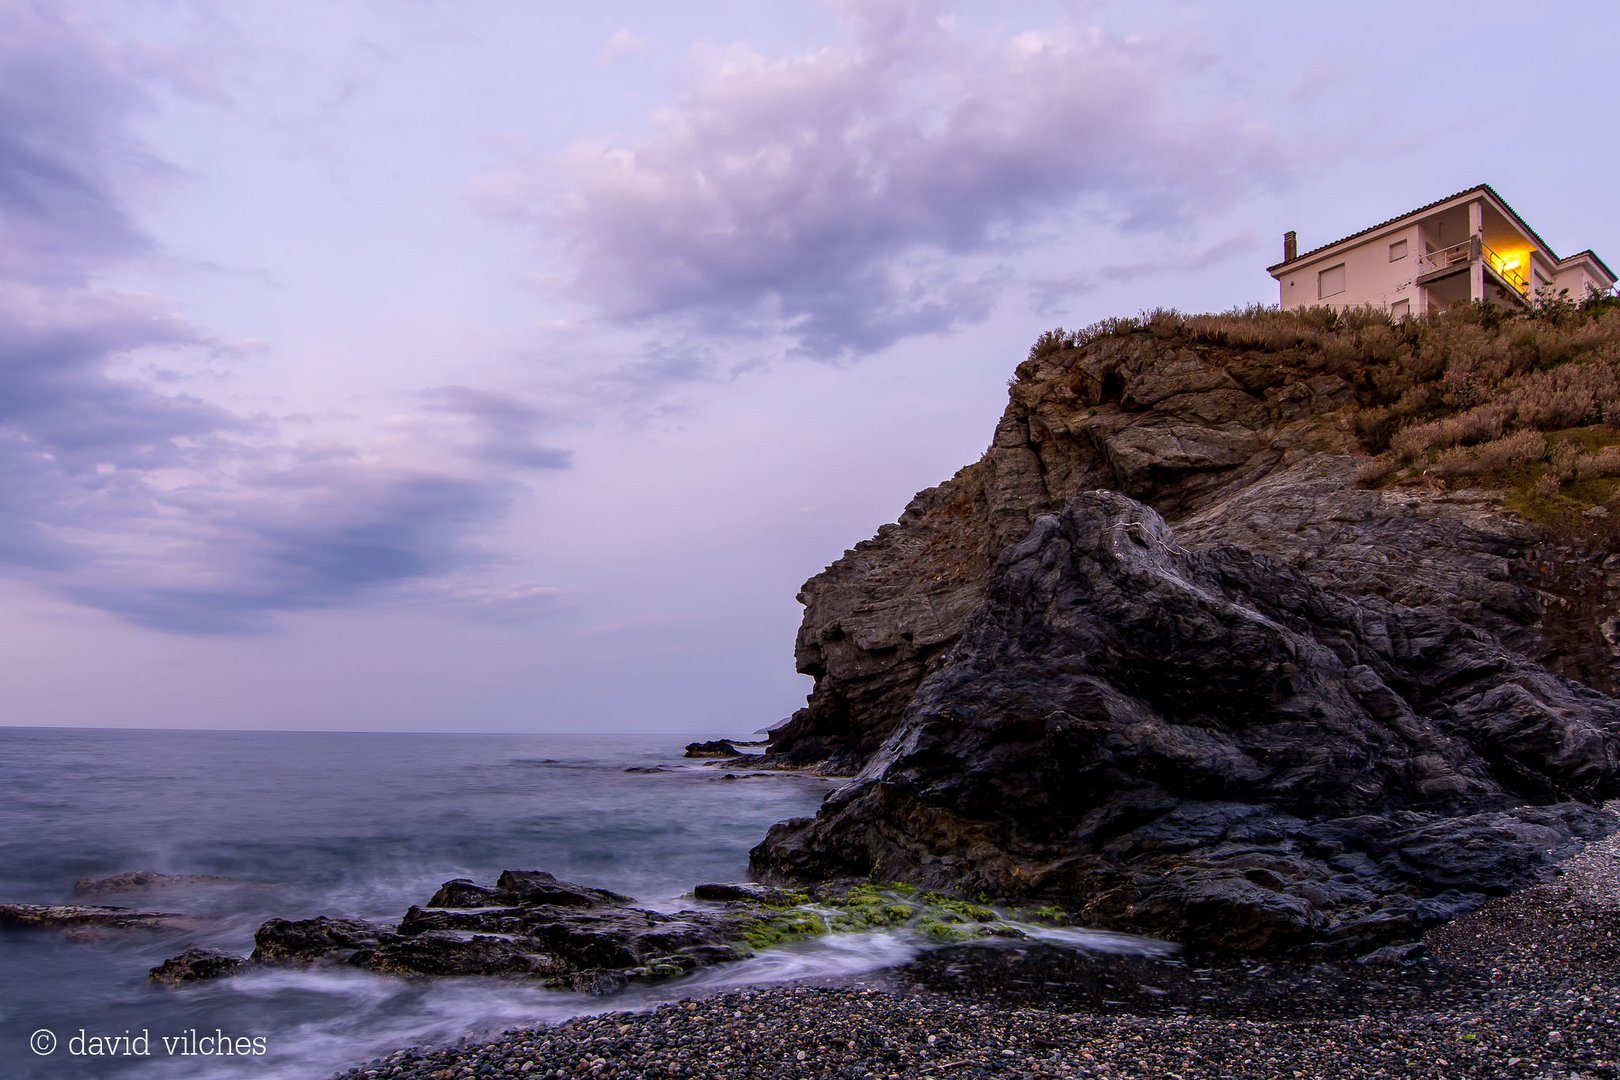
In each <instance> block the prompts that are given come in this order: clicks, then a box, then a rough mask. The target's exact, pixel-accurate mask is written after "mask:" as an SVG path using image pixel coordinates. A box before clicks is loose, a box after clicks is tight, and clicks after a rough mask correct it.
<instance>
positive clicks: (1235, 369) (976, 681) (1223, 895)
mask: <svg viewBox="0 0 1620 1080" xmlns="http://www.w3.org/2000/svg"><path fill="white" fill-rule="evenodd" d="M1553 314H1556V315H1557V318H1556V319H1554V318H1545V319H1543V320H1542V321H1540V322H1537V321H1536V320H1521V321H1507V322H1504V321H1502V320H1499V319H1496V318H1495V317H1494V316H1490V315H1488V314H1486V313H1482V312H1480V311H1477V310H1476V311H1458V312H1454V313H1452V314H1451V315H1449V316H1447V317H1445V318H1442V319H1437V320H1431V321H1429V322H1426V323H1409V324H1405V325H1402V326H1399V327H1392V326H1390V325H1389V324H1388V323H1387V322H1386V321H1384V320H1383V319H1381V318H1378V317H1373V316H1358V317H1351V318H1344V317H1334V316H1330V315H1327V314H1324V313H1311V314H1308V315H1306V316H1296V315H1291V314H1282V313H1276V312H1269V313H1268V312H1257V313H1251V314H1249V315H1244V316H1225V317H1202V318H1185V317H1181V316H1175V315H1173V314H1161V315H1157V316H1153V317H1150V318H1144V319H1142V320H1133V321H1128V322H1125V323H1121V324H1115V325H1113V326H1109V327H1104V328H1097V329H1094V330H1093V331H1090V332H1088V333H1085V334H1081V335H1060V334H1056V335H1048V336H1046V337H1044V338H1043V339H1042V341H1041V342H1039V343H1037V347H1036V349H1034V350H1032V353H1031V357H1030V359H1029V360H1028V361H1026V362H1025V363H1023V364H1021V365H1020V366H1019V367H1018V371H1017V378H1016V380H1015V381H1014V383H1013V385H1012V387H1011V391H1010V400H1009V404H1008V407H1007V410H1006V412H1005V413H1004V415H1003V417H1002V419H1001V421H1000V423H999V424H998V425H997V428H996V431H995V434H994V437H993V440H992V444H991V447H990V449H989V450H988V451H986V453H985V455H984V456H983V457H982V458H981V459H980V460H979V461H978V462H976V463H975V464H973V465H970V466H968V467H967V468H965V469H963V470H962V471H960V472H959V473H958V474H957V475H956V476H955V477H953V478H951V479H950V480H948V481H947V482H945V483H944V484H941V485H940V486H938V487H936V488H932V489H929V490H927V491H924V492H922V493H921V494H919V495H918V496H917V497H916V498H915V499H914V500H913V501H912V502H911V504H910V505H909V506H908V507H907V508H906V510H905V512H904V514H903V515H902V516H901V518H900V520H899V521H898V522H897V523H895V524H892V525H887V526H884V527H883V528H881V529H879V530H878V533H877V535H876V536H875V537H873V538H872V539H871V540H868V541H865V542H863V543H861V544H858V545H857V546H856V547H855V548H854V549H852V550H851V551H849V552H847V553H846V554H845V555H844V557H843V558H842V559H840V560H839V561H838V562H836V563H834V564H833V565H832V566H830V567H828V568H827V570H825V571H824V572H823V573H821V574H819V575H817V576H816V577H815V578H813V579H811V580H810V581H809V582H808V583H806V585H805V587H804V590H803V591H802V592H801V594H800V600H801V601H802V602H803V603H804V605H805V619H804V623H803V626H802V628H801V630H800V633H799V638H798V642H797V659H798V664H799V669H800V670H801V671H802V672H804V673H806V674H809V675H811V676H813V677H814V678H815V680H816V683H815V689H814V691H813V693H812V695H811V697H810V700H809V702H808V704H807V705H806V707H805V708H804V709H802V710H800V711H799V712H798V713H796V714H795V715H794V716H793V717H792V718H790V719H789V720H788V721H787V722H786V723H785V724H783V725H781V726H779V727H778V728H777V729H776V730H775V731H774V732H773V733H772V736H771V744H770V751H769V752H770V754H771V755H772V756H773V757H775V758H776V759H777V760H778V761H779V762H783V763H789V764H798V765H808V766H812V767H818V768H823V769H826V770H828V771H849V772H854V771H857V770H859V771H860V775H859V777H858V778H857V780H856V782H854V783H852V784H851V785H849V786H848V787H846V788H845V789H844V790H843V791H841V792H840V793H839V794H838V796H836V797H835V798H834V799H832V800H830V801H829V804H828V805H827V806H826V807H825V808H824V809H823V810H822V812H821V813H820V814H819V815H818V816H817V817H816V818H815V819H811V820H806V821H801V822H795V823H788V824H785V825H783V826H779V827H778V828H777V829H775V830H773V831H772V833H771V835H770V837H769V838H768V839H767V841H766V842H765V843H764V844H762V845H761V846H760V848H759V849H757V851H756V853H755V863H754V865H755V869H756V872H757V873H759V874H761V875H762V876H766V877H778V878H794V877H801V878H802V877H816V876H828V875H837V874H851V873H853V874H878V875H880V876H892V877H898V878H906V879H911V880H915V881H918V882H920V883H927V884H931V885H956V886H966V887H970V888H975V889H980V888H982V889H986V890H989V891H992V892H997V893H1001V894H1017V895H1031V896H1043V897H1049V898H1053V899H1058V900H1060V901H1062V902H1064V903H1066V904H1068V905H1069V906H1071V907H1075V908H1080V909H1083V910H1085V911H1087V912H1088V913H1089V914H1090V915H1091V916H1092V917H1094V918H1096V919H1097V920H1099V921H1104V922H1110V923H1113V924H1116V925H1131V926H1134V927H1137V928H1146V929H1154V930H1158V931H1161V932H1165V933H1170V934H1172V935H1174V936H1179V937H1183V938H1189V939H1198V938H1201V939H1206V940H1213V941H1219V942H1221V943H1224V944H1236V945H1248V946H1254V947H1265V946H1267V945H1268V944H1273V943H1278V942H1285V941H1300V940H1321V939H1324V938H1329V939H1331V938H1339V939H1344V940H1361V939H1362V938H1366V937H1371V936H1376V935H1377V933H1378V932H1382V931H1384V930H1389V929H1391V928H1394V927H1399V926H1410V925H1417V924H1421V923H1422V922H1424V921H1426V920H1431V919H1433V918H1438V917H1441V916H1442V915H1443V914H1446V913H1450V912H1452V911H1455V910H1460V909H1461V908H1462V907H1466V906H1467V905H1468V904H1469V903H1471V902H1473V899H1476V898H1477V896H1478V895H1479V894H1480V893H1481V892H1483V891H1493V890H1495V891H1499V890H1502V889H1506V888H1510V887H1513V886H1514V885H1516V884H1519V883H1522V882H1524V881H1527V880H1529V879H1530V878H1531V877H1533V876H1534V875H1535V874H1536V873H1537V872H1538V869H1539V868H1540V867H1541V865H1542V864H1543V863H1544V862H1545V861H1546V859H1547V858H1548V857H1549V853H1553V852H1557V851H1560V850H1564V849H1565V848H1566V847H1567V845H1568V843H1569V842H1570V840H1571V838H1572V837H1579V836H1586V835H1594V834H1596V833H1599V832H1602V831H1604V830H1606V829H1607V828H1609V827H1610V826H1609V825H1608V823H1607V819H1606V817H1605V816H1604V815H1601V814H1598V813H1595V812H1593V811H1591V810H1590V809H1588V808H1586V806H1585V805H1584V803H1585V802H1590V801H1592V800H1595V799H1599V798H1602V797H1604V796H1606V795H1609V794H1612V793H1613V791H1614V785H1615V780H1616V775H1617V760H1620V759H1617V737H1620V712H1617V710H1616V705H1615V702H1614V700H1613V698H1611V697H1609V696H1607V695H1609V694H1612V693H1613V692H1614V690H1615V688H1616V685H1617V683H1620V622H1617V619H1616V610H1617V607H1620V558H1617V557H1616V556H1615V555H1614V554H1613V551H1614V549H1615V543H1614V531H1613V529H1612V526H1611V522H1612V519H1611V518H1610V517H1609V515H1610V511H1611V508H1612V509H1613V510H1616V511H1620V498H1617V486H1620V481H1617V480H1616V479H1615V477H1616V476H1620V467H1617V463H1616V462H1615V461H1613V459H1614V457H1615V456H1616V451H1615V450H1614V449H1613V446H1614V445H1615V444H1616V443H1620V430H1616V429H1615V428H1614V426H1613V421H1614V420H1616V419H1620V418H1617V417H1615V416H1611V415H1608V413H1607V412H1606V411H1605V410H1606V409H1607V410H1611V411H1612V410H1614V409H1615V408H1616V405H1615V403H1614V399H1613V398H1611V397H1606V391H1605V389H1604V388H1605V387H1606V386H1608V385H1609V383H1608V382H1605V380H1606V379H1608V380H1612V376H1613V370H1614V369H1617V368H1620V361H1617V357H1620V311H1615V310H1612V306H1610V305H1603V304H1599V305H1594V308H1593V310H1590V311H1586V312H1571V311H1560V312H1557V313H1553ZM1527 448H1528V449H1527ZM1527 806H1528V807H1533V808H1531V809H1526V807H1527Z"/></svg>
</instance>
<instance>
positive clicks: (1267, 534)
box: [768, 335, 1620, 773]
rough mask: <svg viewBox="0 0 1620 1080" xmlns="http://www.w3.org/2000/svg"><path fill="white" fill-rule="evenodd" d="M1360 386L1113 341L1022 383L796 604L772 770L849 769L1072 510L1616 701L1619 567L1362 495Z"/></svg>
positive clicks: (1533, 535) (1448, 512) (1255, 362)
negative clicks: (1130, 509)
mask: <svg viewBox="0 0 1620 1080" xmlns="http://www.w3.org/2000/svg"><path fill="white" fill-rule="evenodd" d="M1364 374H1365V372H1364V371H1362V370H1360V369H1359V368H1358V367H1357V366H1356V365H1353V364H1335V363H1333V362H1332V361H1331V359H1330V358H1328V357H1325V356H1323V355H1321V354H1320V353H1319V352H1313V351H1308V350H1296V351H1293V352H1276V351H1270V350H1260V349H1235V348H1231V347H1224V346H1222V347H1217V346H1212V345H1205V344H1200V343H1197V342H1182V341H1175V340H1162V339H1160V338H1158V337H1155V336H1152V335H1137V336H1131V337H1116V338H1106V339H1102V340H1099V341H1096V342H1093V343H1091V344H1089V345H1087V346H1085V347H1084V348H1080V349H1073V350H1066V351H1060V352H1057V353H1054V354H1051V355H1046V356H1043V357H1041V358H1039V359H1032V360H1029V361H1026V362H1025V363H1023V364H1020V365H1019V368H1018V378H1017V381H1016V382H1015V384H1014V385H1013V387H1012V389H1011V392H1010V395H1009V396H1010V400H1009V402H1008V406H1007V410H1006V412H1005V413H1004V415H1003V416H1002V418H1001V422H1000V423H999V424H998V425H997V427H996V431H995V434H994V438H993V440H992V442H991V446H990V448H989V449H988V450H987V451H986V452H985V454H984V456H983V457H982V458H981V459H980V460H979V461H977V462H975V463H974V464H972V465H969V466H967V467H966V468H964V469H962V470H961V471H960V472H958V473H957V474H956V475H955V476H954V477H952V478H951V479H949V480H947V481H946V482H945V483H943V484H940V485H939V486H937V487H934V488H929V489H928V490H926V491H923V492H921V493H919V494H918V495H917V496H916V498H914V499H913V500H912V501H911V503H910V504H909V505H908V506H907V507H906V508H905V511H904V513H902V514H901V516H900V518H899V520H898V521H897V522H895V523H894V524H890V525H885V526H883V527H882V528H880V529H879V530H878V532H877V535H876V536H874V537H872V538H871V539H869V540H865V541H862V542H861V543H859V544H857V545H855V547H854V548H852V549H850V550H849V551H847V552H845V553H844V555H843V557H842V558H840V559H839V560H838V561H837V562H835V563H833V564H832V565H831V566H829V567H827V569H826V570H824V571H823V572H822V573H820V574H817V575H816V576H815V577H813V578H811V579H810V580H809V581H808V582H806V583H805V585H804V588H803V589H802V590H801V591H800V593H799V600H800V602H801V603H803V604H804V607H805V613H804V621H803V623H802V625H801V627H800V629H799V634H798V639H797V642H796V644H795V658H796V661H797V665H798V670H799V671H800V672H802V673H804V674H806V675H809V676H811V677H813V678H814V679H815V689H814V690H813V692H812V693H811V695H810V699H809V701H808V703H807V704H806V705H805V707H804V708H803V709H801V710H799V711H798V712H797V713H795V714H794V715H793V716H792V717H790V718H789V719H788V720H787V721H785V722H784V723H782V724H781V725H779V726H778V727H777V728H776V729H774V730H773V731H772V732H771V738H770V744H769V750H768V756H769V757H770V758H771V759H774V760H775V761H776V762H778V763H781V764H785V765H791V766H798V767H813V768H817V769H820V770H821V771H825V772H829V773H854V772H857V771H858V770H860V769H861V768H862V767H863V766H864V765H865V764H866V762H867V761H868V760H869V759H870V757H871V755H872V754H873V753H874V752H875V751H876V750H877V748H878V747H879V746H880V745H882V743H883V742H884V740H885V739H886V738H887V737H888V736H889V734H890V733H891V732H892V731H893V730H894V728H895V725H896V724H898V723H899V721H900V718H901V716H902V715H903V714H904V713H905V711H906V709H907V706H908V705H909V703H910V701H911V699H912V696H913V695H914V694H915V693H916V692H917V689H918V687H919V686H920V685H921V684H922V682H923V680H924V679H925V678H927V677H928V676H929V675H930V674H932V673H933V672H935V671H937V670H939V668H940V665H941V664H942V663H944V662H945V658H946V656H947V655H948V654H949V653H950V649H951V647H952V646H953V645H954V644H955V643H956V641H957V640H958V639H959V638H960V636H961V635H962V633H963V631H964V629H965V628H966V626H967V623H968V620H969V618H970V617H971V616H972V615H973V613H974V612H976V611H977V610H978V609H979V607H980V606H981V604H982V603H983V602H984V600H985V596H986V590H987V588H988V583H989V575H990V571H991V568H992V566H994V565H995V563H996V560H997V558H998V557H999V556H1000V554H1001V553H1002V552H1003V551H1004V550H1006V549H1007V548H1008V547H1009V546H1011V545H1013V544H1015V543H1017V542H1018V541H1019V540H1020V539H1022V538H1023V536H1024V535H1025V534H1026V533H1027V532H1028V530H1029V528H1030V526H1031V525H1032V524H1033V522H1034V521H1035V519H1036V518H1037V517H1039V516H1041V515H1042V514H1048V513H1054V512H1056V511H1058V510H1060V509H1061V508H1062V507H1063V505H1064V504H1065V503H1066V502H1067V501H1068V500H1069V499H1070V498H1072V497H1074V496H1076V495H1078V494H1081V493H1082V492H1085V491H1089V490H1094V489H1099V488H1106V489H1110V490H1114V491H1119V492H1122V493H1123V494H1126V495H1128V496H1130V497H1132V498H1134V499H1137V500H1139V501H1141V502H1143V503H1145V504H1147V505H1148V506H1151V507H1152V508H1153V509H1154V510H1155V511H1156V512H1158V513H1159V514H1161V515H1163V516H1164V517H1165V518H1166V519H1167V520H1168V521H1170V522H1171V523H1172V524H1173V525H1174V526H1175V527H1176V529H1177V530H1178V535H1179V536H1180V539H1181V542H1182V543H1183V544H1184V545H1186V546H1187V547H1189V548H1194V549H1200V548H1204V547H1207V546H1213V545H1219V544H1236V545H1238V546H1241V547H1244V548H1247V549H1249V550H1251V551H1254V552H1257V553H1264V554H1270V555H1273V556H1275V557H1277V558H1278V559H1279V560H1280V561H1282V562H1284V563H1285V564H1287V565H1289V566H1291V567H1293V568H1294V569H1297V570H1299V571H1300V572H1301V573H1302V574H1304V575H1305V576H1306V577H1307V578H1309V579H1311V580H1312V581H1314V582H1316V583H1317V584H1318V585H1322V586H1324V587H1326V588H1329V589H1332V590H1334V591H1336V592H1339V593H1341V594H1344V595H1346V596H1350V597H1359V596H1368V597H1379V598H1383V599H1387V600H1390V601H1392V602H1394V603H1397V604H1401V605H1405V606H1415V607H1437V608H1440V609H1441V610H1443V611H1446V612H1447V613H1449V614H1451V615H1453V616H1455V617H1457V618H1459V619H1461V620H1462V621H1464V622H1468V623H1470V624H1472V625H1475V626H1478V627H1479V628H1481V629H1484V630H1487V631H1489V632H1490V633H1492V634H1493V635H1495V636H1497V637H1499V638H1500V639H1501V640H1502V641H1503V642H1504V644H1506V645H1508V646H1509V647H1510V648H1511V649H1512V650H1513V651H1515V652H1518V653H1520V654H1521V655H1523V656H1524V657H1526V658H1527V659H1530V660H1533V661H1535V662H1537V663H1539V664H1542V665H1545V666H1548V667H1550V668H1552V669H1553V670H1555V671H1557V672H1559V673H1560V674H1564V675H1567V676H1570V677H1573V678H1576V679H1579V680H1581V681H1583V682H1585V683H1586V684H1587V685H1589V686H1592V687H1594V688H1596V689H1598V690H1601V691H1603V692H1605V693H1611V694H1612V693H1614V692H1616V690H1617V689H1620V615H1617V612H1620V556H1616V555H1605V554H1604V553H1602V552H1594V551H1586V550H1580V549H1577V548H1570V547H1559V546H1556V545H1552V544H1550V543H1549V542H1547V540H1546V537H1545V535H1544V534H1543V532H1542V530H1541V529H1539V528H1538V527H1536V526H1534V525H1531V524H1529V523H1527V522H1524V521H1521V520H1518V519H1516V518H1514V517H1513V516H1512V515H1509V514H1507V513H1504V512H1503V510H1502V505H1503V500H1502V496H1501V494H1500V493H1490V492H1483V491H1445V490H1440V489H1438V488H1436V489H1434V490H1426V491H1412V490H1386V491H1373V490H1364V489H1360V488H1358V487H1357V485H1356V483H1355V479H1354V473H1355V469H1356V465H1357V464H1358V462H1359V461H1360V460H1363V459H1362V458H1358V457H1357V456H1356V455H1357V453H1358V450H1359V448H1358V444H1357V443H1356V440H1355V439H1354V437H1353V436H1352V435H1351V434H1350V432H1349V430H1348V425H1347V424H1346V423H1345V420H1344V417H1343V415H1342V410H1344V408H1345V407H1346V406H1347V405H1348V404H1349V403H1351V402H1353V401H1354V400H1355V395H1356V390H1355V387H1356V382H1357V380H1358V379H1359V378H1361V377H1362V376H1363V375H1364Z"/></svg>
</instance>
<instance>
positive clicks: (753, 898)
mask: <svg viewBox="0 0 1620 1080" xmlns="http://www.w3.org/2000/svg"><path fill="white" fill-rule="evenodd" d="M692 895H693V896H695V897H696V898H697V899H699V900H719V901H747V902H750V903H755V904H782V903H787V902H789V896H790V895H791V894H790V893H789V892H788V890H786V889H778V888H776V887H775V886H772V885H762V884H760V883H759V882H757V881H710V882H705V883H704V884H702V885H699V886H697V887H696V888H694V889H693V890H692Z"/></svg>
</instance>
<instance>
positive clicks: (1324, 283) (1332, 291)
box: [1316, 263, 1344, 300]
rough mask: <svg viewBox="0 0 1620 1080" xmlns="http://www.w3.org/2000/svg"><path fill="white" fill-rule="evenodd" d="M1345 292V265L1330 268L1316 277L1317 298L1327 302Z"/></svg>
mask: <svg viewBox="0 0 1620 1080" xmlns="http://www.w3.org/2000/svg"><path fill="white" fill-rule="evenodd" d="M1342 292H1344V263H1340V264H1339V265H1338V266H1330V267H1328V268H1327V269H1326V270H1323V271H1322V272H1321V273H1319V274H1317V275H1316V298H1317V299H1318V300H1326V299H1327V298H1328V297H1330V296H1338V295H1339V294H1340V293H1342Z"/></svg>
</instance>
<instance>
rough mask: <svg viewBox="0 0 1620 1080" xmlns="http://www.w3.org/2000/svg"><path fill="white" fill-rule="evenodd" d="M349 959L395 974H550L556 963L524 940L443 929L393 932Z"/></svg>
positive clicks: (363, 965) (364, 966)
mask: <svg viewBox="0 0 1620 1080" xmlns="http://www.w3.org/2000/svg"><path fill="white" fill-rule="evenodd" d="M348 962H349V963H351V964H353V965H354V966H355V967H363V968H367V969H369V970H371V971H378V972H383V973H386V974H392V975H536V974H539V975H549V974H551V973H552V972H553V970H554V967H555V966H554V965H552V964H550V963H548V961H547V959H546V958H545V957H543V956H537V955H535V954H534V953H533V952H528V951H525V950H524V948H523V944H522V943H521V942H516V941H509V940H507V939H505V938H501V937H492V936H487V935H479V934H473V935H470V936H469V935H463V934H458V933H454V932H451V931H443V930H429V931H425V932H422V933H418V934H410V935H399V934H389V935H387V936H385V937H384V938H383V939H382V940H381V941H380V942H379V943H378V944H377V947H376V948H374V949H363V950H361V951H359V952H357V953H355V954H354V956H353V957H351V958H350V960H349V961H348Z"/></svg>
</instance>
